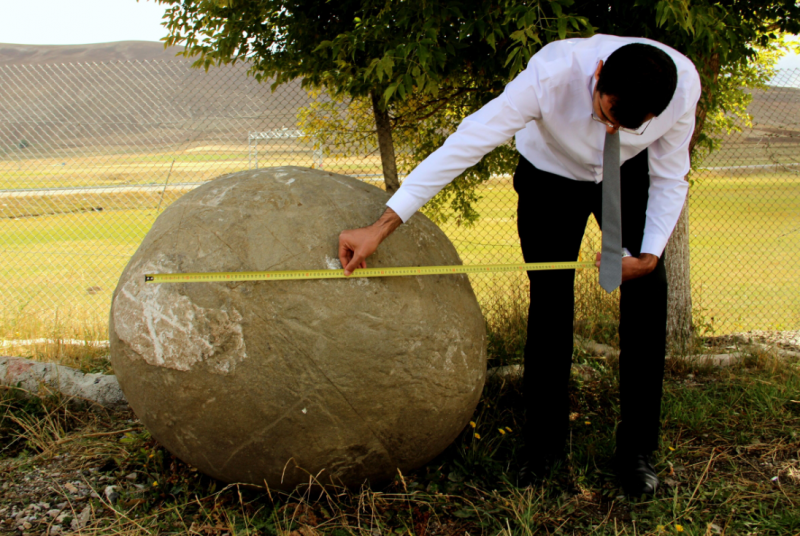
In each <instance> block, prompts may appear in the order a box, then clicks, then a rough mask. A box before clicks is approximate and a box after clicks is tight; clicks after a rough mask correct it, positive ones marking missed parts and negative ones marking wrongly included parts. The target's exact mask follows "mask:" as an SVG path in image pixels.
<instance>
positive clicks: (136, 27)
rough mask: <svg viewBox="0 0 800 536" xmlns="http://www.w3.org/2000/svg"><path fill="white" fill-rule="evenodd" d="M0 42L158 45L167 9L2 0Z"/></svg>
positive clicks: (796, 59)
mask: <svg viewBox="0 0 800 536" xmlns="http://www.w3.org/2000/svg"><path fill="white" fill-rule="evenodd" d="M3 4H4V5H3V9H2V15H1V16H0V43H16V44H24V45H82V44H87V43H108V42H112V41H158V40H159V39H161V38H162V37H164V36H165V35H166V30H165V29H164V28H163V27H162V26H161V17H162V16H163V14H164V11H165V9H166V7H165V6H163V5H161V4H157V3H155V2H154V1H153V0H140V1H138V2H137V1H136V0H23V1H19V0H17V1H12V0H4V1H3ZM778 67H779V68H786V69H792V68H800V56H798V55H796V54H793V55H792V56H789V57H784V58H783V59H781V61H780V63H779V64H778Z"/></svg>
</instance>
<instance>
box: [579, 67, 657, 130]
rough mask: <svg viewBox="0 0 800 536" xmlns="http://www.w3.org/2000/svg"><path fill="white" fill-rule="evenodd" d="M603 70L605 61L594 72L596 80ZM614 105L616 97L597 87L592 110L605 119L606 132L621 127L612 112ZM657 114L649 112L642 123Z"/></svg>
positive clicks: (593, 96) (593, 95)
mask: <svg viewBox="0 0 800 536" xmlns="http://www.w3.org/2000/svg"><path fill="white" fill-rule="evenodd" d="M602 70H603V61H602V60H600V62H599V63H598V65H597V69H596V70H595V72H594V78H595V80H599V79H600V71H602ZM612 106H614V97H612V96H611V95H601V94H600V92H599V91H597V88H596V87H595V90H594V93H593V94H592V111H593V112H594V115H595V116H596V117H597V118H598V119H601V120H602V121H603V123H605V125H606V132H608V133H609V134H615V133H616V132H617V131H618V130H619V129H620V124H619V123H618V122H617V120H616V119H614V115H613V114H612V113H611V108H612ZM654 117H655V115H653V114H647V116H646V117H645V118H644V121H642V125H644V124H645V123H647V122H648V121H650V120H651V119H653V118H654Z"/></svg>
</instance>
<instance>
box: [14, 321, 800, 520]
mask: <svg viewBox="0 0 800 536" xmlns="http://www.w3.org/2000/svg"><path fill="white" fill-rule="evenodd" d="M520 325H521V324H520V318H519V314H518V313H517V312H515V311H513V310H511V311H507V312H506V313H503V312H502V311H498V315H497V316H495V317H494V321H493V323H491V324H490V326H489V329H490V333H491V334H492V337H493V338H494V340H496V341H497V342H498V344H497V345H495V346H494V348H505V349H506V351H508V353H509V355H507V356H506V359H508V360H511V361H512V362H513V361H514V360H517V361H518V359H519V358H518V357H512V356H511V355H510V354H514V348H518V347H519V341H518V340H517V341H516V342H515V341H513V340H505V339H506V338H512V339H513V338H514V337H515V335H514V334H518V333H519V328H520ZM491 357H492V359H493V360H494V361H499V360H500V359H501V356H499V355H497V354H493V355H492V356H491ZM574 358H575V360H576V361H577V362H578V363H579V364H581V365H582V366H584V367H591V368H592V369H593V370H594V371H595V374H594V375H593V376H592V378H593V379H589V380H587V379H583V378H582V377H577V376H576V377H575V378H574V379H573V381H572V398H571V405H572V408H571V411H572V412H573V416H574V417H575V418H574V420H573V423H572V434H571V441H570V453H569V464H568V467H567V468H566V470H564V471H562V472H559V473H554V474H553V475H552V478H550V479H548V480H547V481H545V482H543V483H542V484H541V485H539V486H537V487H534V488H524V489H522V488H518V487H516V486H515V478H516V474H515V471H516V464H517V461H516V453H517V451H518V448H519V445H520V444H519V439H518V438H517V435H518V432H519V430H520V427H521V426H522V425H523V424H524V420H525V416H524V415H523V414H522V413H521V410H520V406H519V401H520V391H519V385H516V384H503V385H498V384H492V385H488V386H487V387H486V388H485V390H484V394H483V398H482V400H481V402H480V404H479V406H478V408H477V410H476V412H475V414H474V416H473V418H472V420H473V421H474V422H475V423H476V427H475V429H472V428H471V427H468V428H467V429H466V430H464V432H463V433H462V434H461V436H460V437H459V438H458V439H457V440H456V441H455V443H454V444H453V445H452V446H451V447H449V448H448V449H447V450H446V451H445V452H444V453H442V455H440V456H439V457H438V458H436V459H435V460H434V461H432V462H431V463H430V464H428V465H427V466H426V467H423V468H421V469H419V470H417V471H414V472H413V473H410V474H403V475H401V474H398V475H397V476H396V477H395V479H394V480H393V481H392V482H390V483H388V484H386V485H384V486H380V487H378V486H366V485H365V486H364V487H363V488H361V489H344V488H336V487H333V488H328V489H327V490H320V489H319V488H312V487H305V488H302V489H298V490H296V491H295V492H293V493H288V494H287V493H281V492H277V491H276V490H271V489H267V488H265V487H261V488H258V487H252V486H241V485H225V484H223V483H221V482H219V481H216V480H213V479H210V478H208V477H206V476H203V475H202V474H200V473H199V472H197V471H196V470H195V469H194V468H193V467H190V466H188V465H186V464H185V463H183V462H181V461H180V460H178V459H176V458H174V457H173V456H172V455H171V454H169V452H167V451H165V450H164V449H163V447H161V446H160V445H159V444H158V443H157V442H156V441H155V440H154V439H153V438H152V437H150V435H149V434H148V433H147V431H146V430H144V429H143V428H142V427H141V425H140V424H139V423H138V421H136V420H135V417H134V416H133V415H132V414H130V413H126V412H123V413H109V412H107V411H105V410H102V409H99V408H83V409H70V408H69V407H67V406H66V405H65V404H64V403H63V401H61V400H59V399H58V398H56V397H51V398H46V399H37V400H29V401H25V400H21V399H18V398H16V397H15V396H14V394H13V392H11V391H6V392H5V394H4V395H3V397H2V399H1V400H0V441H1V442H2V445H3V447H2V451H1V452H0V472H2V474H3V482H6V483H7V484H8V485H7V486H5V487H2V488H0V531H8V532H14V531H15V529H16V526H17V524H18V520H17V515H18V514H19V516H20V519H22V518H25V519H28V521H27V522H28V523H30V529H28V530H27V532H28V533H31V534H34V533H35V534H39V533H46V531H47V530H48V527H52V526H53V525H59V526H62V527H64V528H69V527H70V525H71V523H72V522H73V520H76V521H75V522H76V528H78V532H77V533H79V534H87V535H88V534H96V535H101V534H102V535H122V534H125V535H139V534H156V533H158V534H167V533H171V534H196V535H219V536H222V535H223V534H227V535H231V536H232V535H234V534H236V535H244V534H247V535H255V534H277V535H282V536H311V535H321V534H331V535H336V536H345V535H359V536H376V535H377V534H382V535H388V534H398V535H400V534H403V535H414V536H433V535H442V536H444V535H464V534H470V535H479V534H487V535H489V534H491V535H499V534H504V535H509V536H511V535H533V534H585V535H589V534H603V535H606V534H607V535H611V534H613V535H615V536H616V535H622V534H626V535H631V536H633V535H645V534H652V535H663V534H679V533H681V532H682V533H683V534H692V535H706V534H708V535H714V534H727V535H739V534H748V533H749V534H759V535H762V534H763V535H773V534H774V535H780V536H784V535H787V534H795V533H797V532H798V531H800V514H798V512H800V510H798V509H797V505H798V504H800V465H798V461H797V460H798V459H799V458H800V435H798V432H797V430H798V425H800V407H798V406H800V404H798V402H797V393H798V392H800V374H798V366H797V364H796V363H789V362H786V361H785V360H780V359H777V358H776V357H775V356H774V355H771V354H768V353H761V354H752V355H751V356H750V357H748V359H747V360H746V361H745V362H744V363H742V364H740V365H737V366H735V367H733V368H730V369H724V370H720V369H716V368H713V367H709V366H703V365H698V364H696V363H691V362H685V361H679V360H678V361H672V362H671V363H670V365H669V367H668V371H667V379H666V382H665V398H664V429H663V433H662V448H661V450H659V452H658V453H657V469H658V471H659V473H660V476H661V479H662V482H664V487H663V490H662V492H661V493H659V495H658V496H657V497H655V498H654V499H651V500H647V501H635V500H631V499H628V498H625V497H623V496H622V495H621V494H620V491H619V489H618V487H617V485H616V483H615V480H614V477H613V474H612V472H611V469H610V457H611V453H612V449H613V434H614V426H615V422H616V415H617V394H616V385H617V379H616V378H617V376H616V372H617V371H616V364H615V363H614V362H606V361H603V360H598V359H587V358H585V357H584V356H582V355H581V354H580V353H576V355H575V356H574ZM499 428H503V429H504V430H510V431H506V432H505V433H503V434H501V433H499V432H498V429H499ZM475 432H478V433H479V434H480V436H481V438H480V439H477V438H476V437H475ZM312 482H313V479H312ZM109 486H115V487H114V488H113V489H110V488H109ZM107 490H109V492H108V493H106V491H107ZM42 503H47V506H49V508H50V509H55V510H57V512H55V513H54V514H53V515H52V516H48V515H47V514H46V510H47V509H46V508H44V506H42ZM31 505H38V506H37V508H39V511H38V512H37V511H35V510H34V509H33V507H31ZM26 508H27V510H26ZM20 512H21V514H20ZM62 515H63V517H59V516H62ZM31 516H33V517H34V518H35V519H32V520H31V519H30V517H31ZM59 519H60V521H59ZM84 522H85V524H84V525H83V526H81V524H82V523H84Z"/></svg>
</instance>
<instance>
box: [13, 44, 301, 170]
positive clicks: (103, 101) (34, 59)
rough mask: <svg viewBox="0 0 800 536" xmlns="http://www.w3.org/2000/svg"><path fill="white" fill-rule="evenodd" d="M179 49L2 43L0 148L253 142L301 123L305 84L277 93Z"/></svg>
mask: <svg viewBox="0 0 800 536" xmlns="http://www.w3.org/2000/svg"><path fill="white" fill-rule="evenodd" d="M180 50H181V49H180V48H179V47H172V48H171V49H169V50H165V49H164V47H163V45H162V44H161V43H156V42H145V41H129V42H120V43H104V44H96V45H70V46H31V45H0V153H2V152H3V151H4V150H5V151H8V150H9V149H11V148H14V147H18V146H20V145H27V146H29V147H30V149H31V150H25V151H23V154H25V155H30V156H33V155H34V154H37V155H38V156H44V155H47V154H50V153H53V152H61V151H64V150H67V151H69V150H76V149H81V150H84V151H85V150H90V151H93V152H94V151H101V152H102V151H104V150H107V149H109V148H112V147H116V148H119V149H125V150H128V149H130V150H135V151H145V152H149V151H159V150H164V149H165V148H166V147H176V146H181V147H187V148H188V147H191V146H195V145H197V144H204V143H219V144H226V143H235V144H241V143H244V144H246V143H247V139H248V132H252V131H264V130H271V129H280V128H294V127H295V123H296V120H297V119H296V118H297V111H298V109H299V108H300V107H302V106H306V105H307V104H308V103H309V102H311V99H310V97H309V96H308V94H307V92H306V91H304V90H303V89H301V88H300V83H299V81H297V82H292V83H288V84H284V85H283V86H281V87H280V88H278V89H277V90H276V91H275V92H274V93H273V92H271V91H270V88H269V83H259V82H258V81H256V80H255V79H254V78H253V77H251V76H248V75H247V72H246V71H247V66H246V65H244V64H241V63H238V64H236V65H233V66H221V67H212V68H210V69H209V71H208V72H205V71H204V70H202V69H193V68H191V67H190V64H191V60H190V59H187V58H183V57H175V54H176V53H177V52H178V51H180ZM34 148H35V149H36V150H33V149H34ZM11 150H13V149H11ZM15 152H16V151H15Z"/></svg>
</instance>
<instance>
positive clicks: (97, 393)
mask: <svg viewBox="0 0 800 536" xmlns="http://www.w3.org/2000/svg"><path fill="white" fill-rule="evenodd" d="M0 385H6V386H9V387H17V388H19V389H22V390H23V391H25V392H27V393H31V394H39V393H41V392H42V391H45V392H49V393H61V394H62V395H63V396H65V397H66V398H68V399H73V400H74V401H89V402H94V403H95V404H100V405H101V406H104V407H107V408H123V407H126V406H127V404H128V403H127V401H126V400H125V395H124V394H122V391H121V390H120V388H119V384H118V383H117V378H116V377H115V376H110V375H106V374H84V373H83V372H81V371H80V370H75V369H74V368H71V367H65V366H64V365H57V364H55V363H42V362H39V361H32V360H30V359H24V358H22V357H3V356H0Z"/></svg>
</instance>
